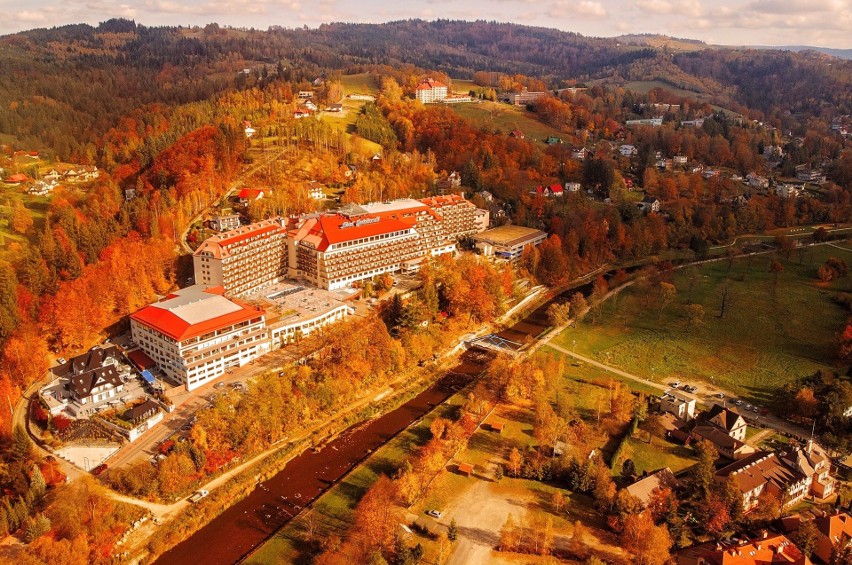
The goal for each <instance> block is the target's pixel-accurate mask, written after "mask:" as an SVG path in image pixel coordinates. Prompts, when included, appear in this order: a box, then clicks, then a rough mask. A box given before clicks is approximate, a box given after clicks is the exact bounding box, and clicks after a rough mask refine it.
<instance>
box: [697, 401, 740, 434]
mask: <svg viewBox="0 0 852 565" xmlns="http://www.w3.org/2000/svg"><path fill="white" fill-rule="evenodd" d="M706 420H707V423H708V424H712V425H714V426H716V427H717V428H719V429H720V430H722V431H723V432H725V433H726V434H728V435H729V436H731V437H732V438H734V439H737V440H740V441H745V437H746V431H747V429H748V424H747V423H746V421H745V418H743V417H742V415H741V414H740V413H739V412H737V411H736V409H733V408H725V407H724V406H719V405H718V404H716V405H714V406H713V408H711V409H710V411H709V412H708V413H707V415H706Z"/></svg>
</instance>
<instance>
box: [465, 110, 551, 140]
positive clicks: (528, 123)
mask: <svg viewBox="0 0 852 565" xmlns="http://www.w3.org/2000/svg"><path fill="white" fill-rule="evenodd" d="M452 109H453V110H454V111H455V112H456V113H457V114H458V115H460V116H461V117H463V118H466V119H468V120H471V121H472V122H473V123H475V124H476V125H478V126H487V127H489V128H492V129H499V130H501V131H503V133H506V134H508V133H509V132H510V131H512V130H514V129H519V130H521V131H522V132H524V135H525V136H526V138H527V139H530V140H534V141H544V140H545V139H546V138H547V137H548V136H550V135H555V136H557V137H562V138H563V139H564V138H565V137H566V134H565V133H563V132H561V131H559V130H558V129H555V128H552V127H550V126H548V125H546V124H544V123H542V122H540V121H538V119H536V117H535V114H533V113H532V112H528V111H527V110H526V109H524V108H521V107H518V106H511V105H509V104H500V103H497V102H488V101H484V102H482V103H481V104H453V105H452Z"/></svg>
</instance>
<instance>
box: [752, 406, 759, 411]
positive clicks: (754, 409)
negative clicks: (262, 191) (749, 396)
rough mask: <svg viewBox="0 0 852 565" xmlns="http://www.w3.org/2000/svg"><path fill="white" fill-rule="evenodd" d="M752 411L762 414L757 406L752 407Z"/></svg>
mask: <svg viewBox="0 0 852 565" xmlns="http://www.w3.org/2000/svg"><path fill="white" fill-rule="evenodd" d="M751 411H752V412H760V408H758V407H757V406H752V407H751Z"/></svg>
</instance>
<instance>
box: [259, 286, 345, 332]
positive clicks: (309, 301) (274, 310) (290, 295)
mask: <svg viewBox="0 0 852 565" xmlns="http://www.w3.org/2000/svg"><path fill="white" fill-rule="evenodd" d="M357 292H358V291H357V290H354V289H341V290H336V291H333V290H323V289H320V288H313V287H308V286H302V285H300V284H295V283H290V282H280V283H277V284H275V285H273V286H271V287H266V288H264V289H262V290H259V291H256V292H254V293H253V294H250V295H248V296H247V297H246V300H248V301H249V302H250V303H252V304H254V305H256V306H259V307H261V308H263V309H264V310H265V311H266V313H267V316H266V325H267V326H268V327H275V326H277V325H279V324H291V323H293V321H295V320H310V319H313V318H318V317H321V316H323V315H324V314H326V313H328V312H331V311H332V310H334V309H335V308H338V307H340V306H342V305H343V304H344V302H345V301H346V300H347V299H349V298H351V297H352V296H354V295H355V294H357Z"/></svg>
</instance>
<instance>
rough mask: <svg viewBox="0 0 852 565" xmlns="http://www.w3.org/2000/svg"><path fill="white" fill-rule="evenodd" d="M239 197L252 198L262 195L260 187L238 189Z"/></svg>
mask: <svg viewBox="0 0 852 565" xmlns="http://www.w3.org/2000/svg"><path fill="white" fill-rule="evenodd" d="M239 197H240V199H247V200H254V199H256V198H262V197H263V190H262V189H260V188H244V189H242V190H241V191H240V194H239Z"/></svg>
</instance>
